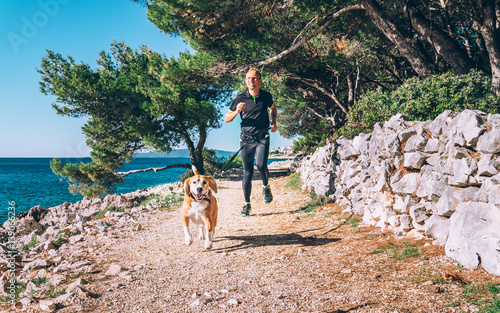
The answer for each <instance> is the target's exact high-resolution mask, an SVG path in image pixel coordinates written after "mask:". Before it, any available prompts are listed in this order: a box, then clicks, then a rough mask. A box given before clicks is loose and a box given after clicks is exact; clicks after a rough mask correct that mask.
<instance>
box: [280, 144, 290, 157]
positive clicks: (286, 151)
mask: <svg viewBox="0 0 500 313" xmlns="http://www.w3.org/2000/svg"><path fill="white" fill-rule="evenodd" d="M278 151H279V152H280V153H282V154H284V155H287V156H289V155H292V154H293V146H282V147H279V148H278Z"/></svg>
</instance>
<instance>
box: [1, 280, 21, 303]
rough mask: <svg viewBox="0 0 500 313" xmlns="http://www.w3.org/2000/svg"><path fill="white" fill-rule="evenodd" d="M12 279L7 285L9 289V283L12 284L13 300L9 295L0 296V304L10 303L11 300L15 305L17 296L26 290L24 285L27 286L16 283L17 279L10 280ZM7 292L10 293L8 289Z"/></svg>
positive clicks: (17, 299)
mask: <svg viewBox="0 0 500 313" xmlns="http://www.w3.org/2000/svg"><path fill="white" fill-rule="evenodd" d="M12 279H13V280H9V281H8V282H7V283H8V286H9V287H10V285H11V282H12V284H13V287H14V290H15V292H14V299H12V298H11V297H10V295H8V296H0V303H12V300H14V303H17V302H18V301H19V294H20V293H21V292H23V291H24V290H25V289H26V285H27V284H26V283H23V282H20V281H18V280H17V278H12ZM9 291H10V289H9Z"/></svg>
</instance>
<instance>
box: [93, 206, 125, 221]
mask: <svg viewBox="0 0 500 313" xmlns="http://www.w3.org/2000/svg"><path fill="white" fill-rule="evenodd" d="M108 211H109V212H120V213H123V212H125V209H124V208H117V207H114V206H112V207H109V208H107V209H104V210H102V211H99V212H97V213H96V214H94V220H102V219H103V218H106V213H107V212H108Z"/></svg>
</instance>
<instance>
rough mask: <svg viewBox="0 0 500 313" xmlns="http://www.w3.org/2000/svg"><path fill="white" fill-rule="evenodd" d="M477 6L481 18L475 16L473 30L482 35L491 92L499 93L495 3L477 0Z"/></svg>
mask: <svg viewBox="0 0 500 313" xmlns="http://www.w3.org/2000/svg"><path fill="white" fill-rule="evenodd" d="M477 4H478V7H482V9H483V10H482V16H481V17H482V20H479V19H478V18H476V19H475V20H474V23H473V27H474V30H475V31H477V32H478V33H480V34H481V36H482V37H483V42H484V46H485V48H486V51H487V52H488V57H489V61H490V67H491V92H492V93H493V94H494V95H496V96H499V95H500V39H499V37H498V36H496V35H497V33H498V30H497V28H496V14H495V4H494V2H493V1H491V0H484V1H481V0H478V1H477Z"/></svg>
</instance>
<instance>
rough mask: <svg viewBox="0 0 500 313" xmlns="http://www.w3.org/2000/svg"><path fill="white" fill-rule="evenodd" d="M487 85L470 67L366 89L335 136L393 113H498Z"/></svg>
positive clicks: (366, 128)
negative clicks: (387, 87)
mask: <svg viewBox="0 0 500 313" xmlns="http://www.w3.org/2000/svg"><path fill="white" fill-rule="evenodd" d="M489 88H490V80H489V78H488V77H486V76H484V75H482V74H481V73H479V72H477V71H471V72H470V73H469V74H467V75H453V74H452V73H446V74H443V75H440V76H433V77H430V78H427V79H418V78H413V79H410V80H408V81H407V82H406V83H405V84H403V85H402V86H401V87H399V88H398V89H397V90H395V91H393V92H391V93H388V92H383V91H380V90H379V91H375V92H367V93H366V95H365V96H364V97H363V98H362V99H361V100H360V101H359V102H358V103H357V105H356V106H354V107H353V108H352V109H351V111H350V112H349V114H348V115H347V123H346V124H345V125H344V126H343V127H342V128H341V129H340V130H339V132H338V133H337V136H344V137H347V138H353V137H355V136H357V135H358V134H359V133H367V132H371V131H373V127H374V125H375V124H376V123H378V122H384V121H387V120H388V119H389V118H390V117H391V116H393V115H395V114H397V113H401V114H403V115H405V116H406V117H408V119H409V120H416V121H426V120H432V119H434V118H436V117H437V116H438V115H439V114H441V113H442V112H444V111H445V110H452V111H456V112H460V111H462V110H465V109H471V110H481V111H483V112H487V113H499V112H500V98H497V97H494V96H493V95H492V94H491V92H490V91H489Z"/></svg>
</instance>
